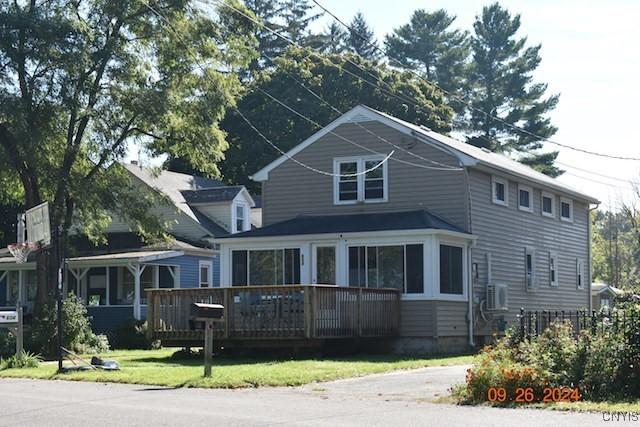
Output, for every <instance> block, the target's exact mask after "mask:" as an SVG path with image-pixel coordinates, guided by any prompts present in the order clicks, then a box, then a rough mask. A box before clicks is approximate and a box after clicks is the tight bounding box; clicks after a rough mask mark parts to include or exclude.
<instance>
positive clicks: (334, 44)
mask: <svg viewBox="0 0 640 427" xmlns="http://www.w3.org/2000/svg"><path fill="white" fill-rule="evenodd" d="M346 40H347V32H346V31H345V30H344V29H342V26H341V25H340V24H338V23H337V22H332V23H331V24H329V25H328V26H327V28H326V29H325V31H324V32H323V33H322V34H320V35H319V37H318V38H317V44H311V45H310V47H312V48H317V49H320V50H321V51H322V52H325V53H329V54H338V53H342V52H344V51H345V49H346Z"/></svg>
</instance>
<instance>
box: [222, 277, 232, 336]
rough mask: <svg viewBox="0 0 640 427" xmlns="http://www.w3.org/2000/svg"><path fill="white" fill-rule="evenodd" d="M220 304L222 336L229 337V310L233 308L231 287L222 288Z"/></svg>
mask: <svg viewBox="0 0 640 427" xmlns="http://www.w3.org/2000/svg"><path fill="white" fill-rule="evenodd" d="M222 301H223V302H222V304H223V305H224V314H223V316H224V337H225V339H229V336H230V335H231V331H230V326H231V311H232V310H233V300H232V298H231V289H230V288H224V289H223V291H222Z"/></svg>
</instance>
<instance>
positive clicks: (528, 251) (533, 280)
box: [524, 246, 538, 292]
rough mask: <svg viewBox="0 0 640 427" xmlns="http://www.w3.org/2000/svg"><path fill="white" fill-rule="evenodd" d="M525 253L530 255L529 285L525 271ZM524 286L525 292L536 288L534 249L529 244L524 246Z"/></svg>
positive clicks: (533, 290) (534, 290)
mask: <svg viewBox="0 0 640 427" xmlns="http://www.w3.org/2000/svg"><path fill="white" fill-rule="evenodd" d="M527 255H531V286H529V280H528V276H527V275H528V271H527ZM524 288H525V290H526V291H527V292H536V291H537V290H538V278H537V277H536V250H535V249H534V248H532V247H530V246H527V247H525V248H524Z"/></svg>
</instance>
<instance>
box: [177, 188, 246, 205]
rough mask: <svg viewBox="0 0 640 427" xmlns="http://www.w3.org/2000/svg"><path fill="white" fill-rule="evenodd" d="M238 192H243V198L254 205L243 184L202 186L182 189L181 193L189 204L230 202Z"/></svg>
mask: <svg viewBox="0 0 640 427" xmlns="http://www.w3.org/2000/svg"><path fill="white" fill-rule="evenodd" d="M240 193H242V194H243V196H244V198H245V199H246V200H247V201H248V202H249V203H250V204H251V205H255V202H254V200H253V197H252V196H251V194H249V192H248V191H247V189H246V188H245V187H244V186H243V185H230V186H223V187H214V188H202V189H198V190H182V195H183V196H184V198H185V200H186V201H187V203H189V204H190V205H198V204H207V203H218V202H230V201H232V200H234V199H235V198H236V197H237V196H238V194H240Z"/></svg>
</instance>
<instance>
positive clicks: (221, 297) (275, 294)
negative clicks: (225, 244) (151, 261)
mask: <svg viewBox="0 0 640 427" xmlns="http://www.w3.org/2000/svg"><path fill="white" fill-rule="evenodd" d="M147 293H148V294H147V301H148V306H147V321H148V323H149V335H150V338H153V339H166V340H181V339H182V340H189V339H194V340H196V339H201V337H202V336H203V333H202V327H203V325H202V324H200V323H199V322H197V321H194V320H193V319H192V318H191V317H190V310H191V305H192V303H194V302H204V303H211V304H216V303H217V304H222V305H224V322H222V323H218V324H215V326H214V327H215V332H214V334H215V335H214V336H215V337H217V338H222V339H229V340H243V339H246V340H251V339H328V338H349V337H386V336H394V335H397V334H398V329H399V324H400V295H399V292H398V291H397V290H395V289H368V288H347V287H339V286H323V285H285V286H243V287H232V288H195V289H150V290H147Z"/></svg>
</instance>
